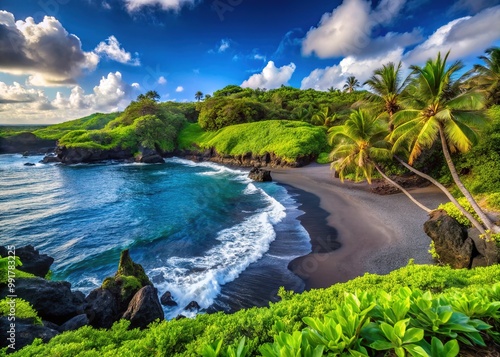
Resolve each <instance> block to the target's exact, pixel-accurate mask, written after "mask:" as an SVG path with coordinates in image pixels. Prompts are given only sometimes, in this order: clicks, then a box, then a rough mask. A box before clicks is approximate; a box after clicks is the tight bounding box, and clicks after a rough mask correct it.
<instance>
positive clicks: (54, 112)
mask: <svg viewBox="0 0 500 357" xmlns="http://www.w3.org/2000/svg"><path fill="white" fill-rule="evenodd" d="M137 88H138V84H137V83H133V84H132V85H130V84H128V83H126V82H125V81H124V80H123V78H122V75H121V73H120V72H114V73H109V74H108V75H107V76H105V77H102V78H101V80H100V82H99V84H98V85H96V86H95V87H94V88H93V90H92V92H91V93H88V94H87V93H86V92H85V90H84V89H83V88H82V87H80V86H74V87H73V88H72V89H71V91H70V92H69V94H63V93H62V92H57V94H56V96H55V98H54V99H53V100H50V99H49V98H48V96H47V95H46V93H44V92H43V91H42V90H40V89H34V88H29V87H28V86H25V85H21V84H19V83H16V82H14V83H13V84H12V85H7V84H6V83H4V82H0V93H1V94H0V111H2V112H4V113H8V114H7V115H3V118H2V119H3V120H4V121H7V122H9V123H12V124H15V123H23V122H31V123H33V122H38V123H53V122H56V121H63V120H68V119H71V118H78V117H82V116H85V115H88V114H91V113H95V112H113V111H119V110H123V109H124V108H125V107H126V106H127V105H128V104H129V103H130V101H131V100H132V99H133V98H135V97H136V95H137V93H138V92H137Z"/></svg>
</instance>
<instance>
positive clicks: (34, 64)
mask: <svg viewBox="0 0 500 357" xmlns="http://www.w3.org/2000/svg"><path fill="white" fill-rule="evenodd" d="M0 33H1V34H2V36H0V72H4V73H11V74H17V75H32V78H31V79H30V82H31V83H32V84H36V85H46V86H60V85H68V84H74V83H75V82H76V78H78V77H79V76H81V75H82V74H83V73H84V72H85V71H93V70H94V69H95V68H96V66H97V64H98V63H99V56H97V55H96V54H95V53H93V52H85V51H83V50H82V44H81V42H80V39H79V38H78V37H77V36H75V35H72V34H69V33H68V32H67V31H66V30H65V29H64V27H63V26H62V25H61V23H60V22H59V21H58V20H57V19H56V18H54V17H51V16H45V17H44V19H43V21H42V22H40V23H38V24H37V23H35V20H34V19H33V18H32V17H28V18H26V20H25V21H23V20H18V21H17V22H16V21H15V19H14V15H13V14H11V13H9V12H7V11H0Z"/></svg>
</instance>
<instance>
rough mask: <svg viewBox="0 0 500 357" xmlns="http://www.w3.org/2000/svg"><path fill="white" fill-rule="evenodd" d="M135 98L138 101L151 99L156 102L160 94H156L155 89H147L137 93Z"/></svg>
mask: <svg viewBox="0 0 500 357" xmlns="http://www.w3.org/2000/svg"><path fill="white" fill-rule="evenodd" d="M137 100H138V101H143V100H152V101H153V102H157V101H159V100H160V95H159V94H158V92H157V91H155V90H150V91H147V92H146V94H139V95H138V96H137Z"/></svg>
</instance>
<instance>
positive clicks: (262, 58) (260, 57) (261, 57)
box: [253, 53, 266, 62]
mask: <svg viewBox="0 0 500 357" xmlns="http://www.w3.org/2000/svg"><path fill="white" fill-rule="evenodd" d="M253 59H255V60H258V61H264V62H265V61H266V56H264V55H259V54H258V53H256V54H255V55H254V56H253Z"/></svg>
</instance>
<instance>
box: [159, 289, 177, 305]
mask: <svg viewBox="0 0 500 357" xmlns="http://www.w3.org/2000/svg"><path fill="white" fill-rule="evenodd" d="M160 303H161V304H162V305H163V306H177V303H176V302H175V300H174V298H173V296H172V294H171V293H170V291H166V292H165V294H163V295H162V296H161V298H160Z"/></svg>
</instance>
